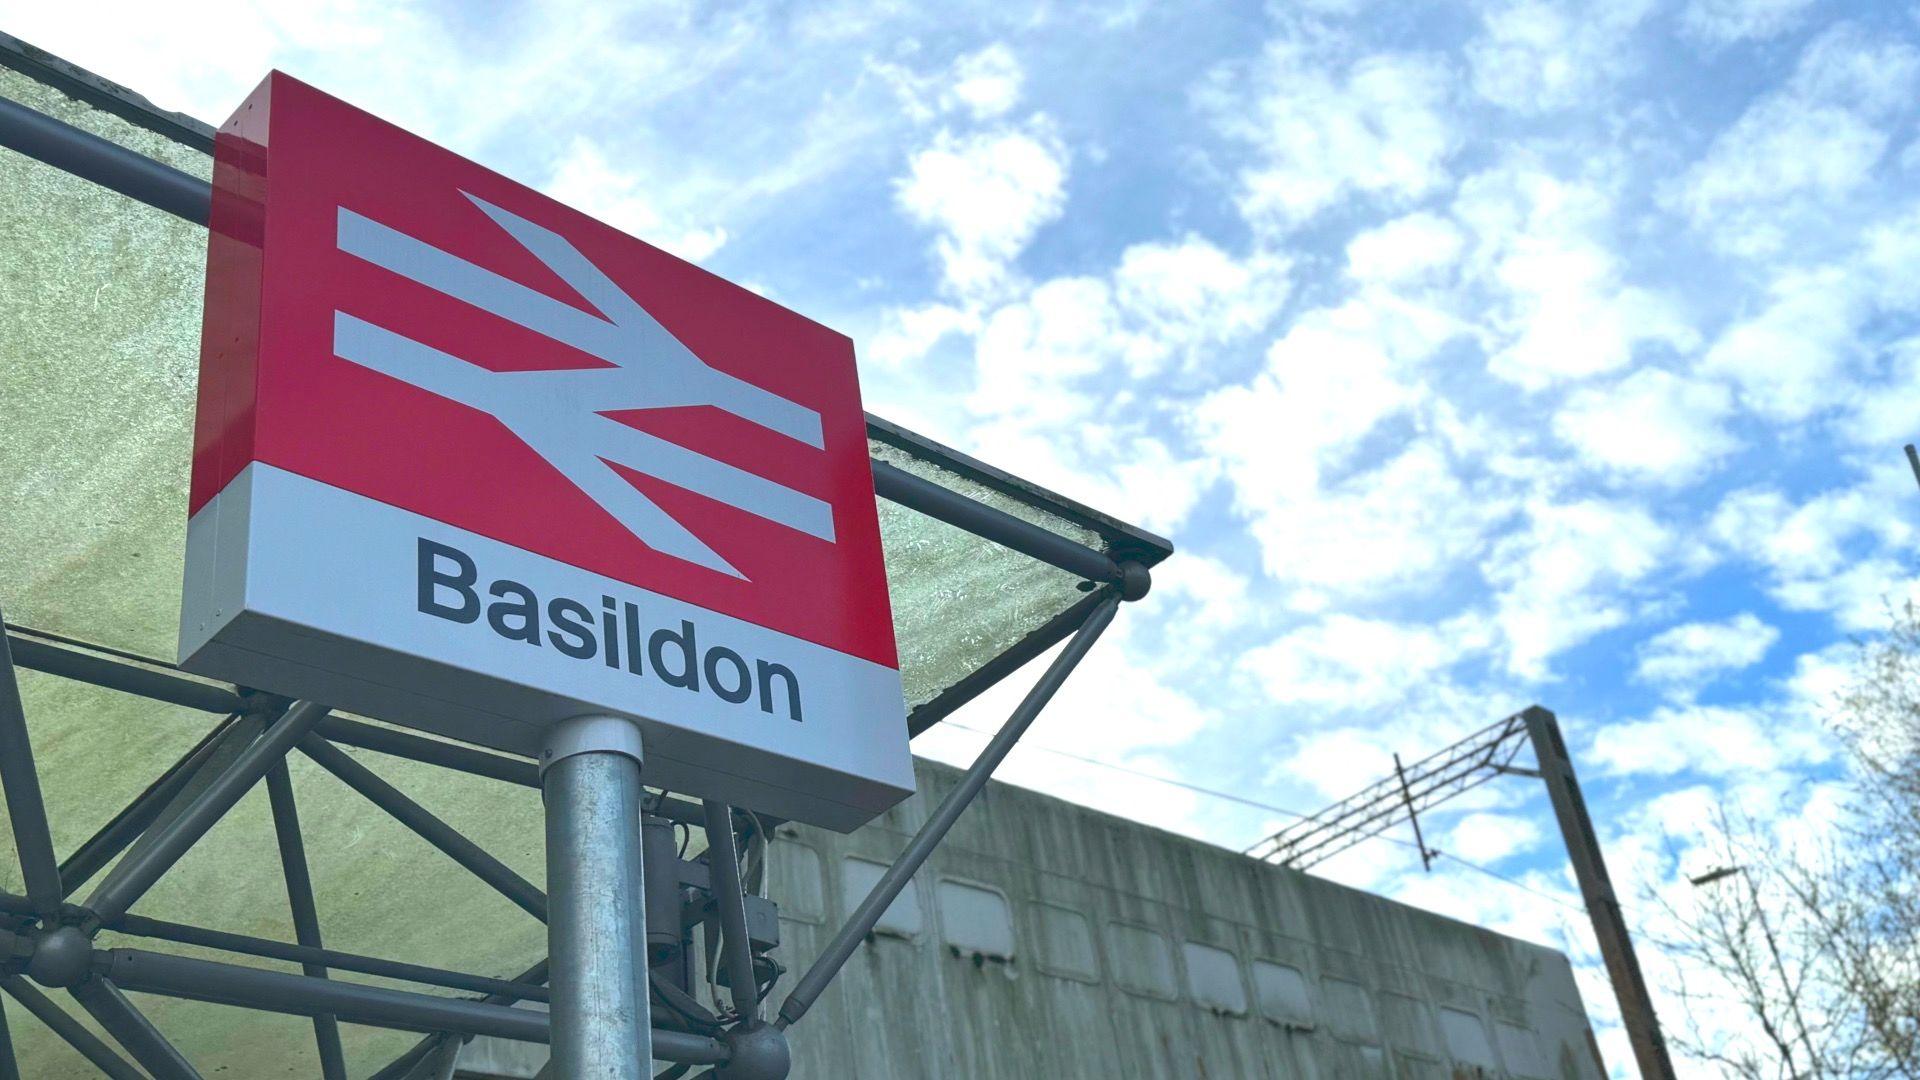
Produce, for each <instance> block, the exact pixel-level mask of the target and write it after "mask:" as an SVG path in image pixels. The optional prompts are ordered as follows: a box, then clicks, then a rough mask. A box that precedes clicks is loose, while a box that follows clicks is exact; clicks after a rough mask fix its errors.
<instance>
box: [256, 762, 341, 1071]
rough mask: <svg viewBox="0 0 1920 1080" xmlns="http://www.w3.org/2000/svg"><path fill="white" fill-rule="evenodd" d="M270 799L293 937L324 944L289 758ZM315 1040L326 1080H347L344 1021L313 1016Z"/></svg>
mask: <svg viewBox="0 0 1920 1080" xmlns="http://www.w3.org/2000/svg"><path fill="white" fill-rule="evenodd" d="M267 799H268V802H269V804H270V805H271V807H272V808H273V832H274V837H275V839H276V840H277V841H278V842H279V846H280V870H281V874H282V876H284V877H285V878H286V879H287V907H288V909H289V913H290V914H292V916H293V939H294V940H295V941H297V942H299V943H300V944H302V945H306V946H310V947H312V948H316V949H317V948H319V947H320V913H319V910H318V909H317V908H316V907H315V905H314V902H313V877H312V875H310V874H309V873H308V872H307V845H306V841H305V839H304V838H302V837H301V835H300V810H299V807H298V805H297V804H296V803H295V802H294V799H293V777H292V776H290V775H289V774H288V773H287V763H286V761H285V759H282V760H280V761H276V762H274V763H273V768H271V769H269V770H267ZM300 970H301V971H302V972H303V973H304V974H307V975H310V976H312V977H314V978H316V979H324V978H326V977H327V969H326V968H325V967H323V966H321V965H319V964H302V965H301V966H300ZM313 1041H314V1047H315V1050H316V1051H317V1052H318V1053H319V1055H320V1075H321V1077H322V1080H347V1058H346V1054H345V1052H344V1051H343V1050H342V1048H341V1046H340V1022H339V1021H338V1020H336V1019H334V1017H333V1016H332V1015H331V1014H325V1013H323V1014H319V1015H316V1016H315V1017H314V1018H313Z"/></svg>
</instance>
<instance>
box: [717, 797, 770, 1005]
mask: <svg viewBox="0 0 1920 1080" xmlns="http://www.w3.org/2000/svg"><path fill="white" fill-rule="evenodd" d="M705 805H706V808H707V870H708V878H709V881H708V885H709V887H710V888H711V890H712V892H713V905H714V907H715V909H716V910H718V912H719V914H720V932H721V934H722V938H721V941H722V943H723V944H722V947H721V950H722V951H721V955H722V956H723V957H725V958H726V965H727V993H728V995H729V996H731V997H732V998H733V1011H734V1012H735V1013H736V1014H737V1015H738V1016H739V1017H740V1018H741V1019H743V1020H751V1019H754V1018H755V1017H756V1016H758V1015H759V1012H760V987H759V983H758V981H757V979H756V978H755V976H754V973H753V946H752V945H751V944H750V943H749V942H748V940H747V899H746V893H745V891H744V890H743V889H742V888H741V887H740V856H739V853H738V852H736V851H735V850H734V847H733V810H732V808H730V807H729V806H727V804H726V803H723V802H720V801H718V800H716V799H708V800H706V804H705Z"/></svg>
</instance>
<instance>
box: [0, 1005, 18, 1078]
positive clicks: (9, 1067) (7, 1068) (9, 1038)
mask: <svg viewBox="0 0 1920 1080" xmlns="http://www.w3.org/2000/svg"><path fill="white" fill-rule="evenodd" d="M0 1080H20V1062H19V1059H17V1058H15V1057H14V1056H13V1032H11V1031H9V1030H8V1029H7V1003H6V1000H5V999H4V998H0Z"/></svg>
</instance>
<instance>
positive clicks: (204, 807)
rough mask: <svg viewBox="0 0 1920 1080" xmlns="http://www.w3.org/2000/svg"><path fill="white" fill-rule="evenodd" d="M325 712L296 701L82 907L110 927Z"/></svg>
mask: <svg viewBox="0 0 1920 1080" xmlns="http://www.w3.org/2000/svg"><path fill="white" fill-rule="evenodd" d="M326 713H327V708H326V706H324V705H315V704H314V703H313V702H311V701H299V702H295V703H294V704H293V705H292V706H291V707H289V708H288V709H287V711H286V712H285V713H283V714H282V715H281V716H280V718H279V719H278V720H275V721H274V722H273V725H272V726H271V727H269V728H267V730H266V732H265V733H263V734H262V735H261V736H260V737H259V738H257V739H255V740H254V741H253V744H252V745H251V746H248V747H247V748H246V749H245V750H242V751H241V752H240V756H238V757H236V758H234V759H233V763H232V764H231V765H228V766H227V767H226V769H225V771H223V772H222V773H221V774H220V775H219V776H218V777H216V778H215V779H214V780H213V782H212V783H210V784H208V785H207V787H206V789H205V790H203V791H202V792H200V794H199V795H198V796H197V797H195V799H194V800H193V803H192V804H191V805H189V806H188V807H187V808H186V809H185V810H183V811H181V812H180V816H179V817H176V818H174V819H173V820H172V821H170V822H168V823H167V824H166V825H165V826H162V827H161V828H160V830H159V831H158V832H157V833H152V834H149V837H148V838H149V839H150V840H151V844H150V846H148V847H146V848H145V849H142V850H135V851H133V852H130V853H128V855H127V857H126V858H125V859H123V860H121V862H120V865H119V866H116V867H114V869H113V873H112V874H109V875H108V876H107V880H106V881H104V882H102V883H101V885H100V887H99V888H98V889H96V890H94V893H93V895H92V896H91V897H90V898H88V900H87V903H86V906H87V908H88V909H89V910H91V911H92V912H93V913H94V915H95V916H96V917H97V918H98V919H99V920H100V921H101V922H102V923H110V922H113V921H114V920H115V919H118V918H119V917H120V916H122V915H125V914H126V913H127V909H128V908H131V907H132V906H133V905H134V902H135V901H136V900H139V899H140V898H141V897H142V896H144V895H146V892H147V890H148V889H151V888H153V883H154V882H156V881H159V880H160V875H162V874H164V873H166V872H167V871H168V870H169V869H171V868H172V866H173V864H174V863H176V862H178V861H179V860H180V856H182V855H185V854H186V853H187V849H188V848H190V847H192V846H193V845H194V843H195V842H196V841H198V840H199V839H200V838H201V837H202V836H205V835H206V833H207V830H208V829H211V828H213V824H214V822H216V821H219V820H220V818H221V816H222V815H224V814H225V813H226V812H227V811H228V810H231V809H233V804H234V803H237V802H239V801H240V797H241V796H242V795H245V794H246V793H247V790H248V789H249V788H251V787H253V785H254V782H255V781H257V780H259V779H260V778H261V777H262V776H264V775H266V772H267V770H268V769H269V768H271V767H272V766H273V763H274V762H276V761H279V760H281V759H282V758H284V757H286V756H287V752H288V751H289V750H292V749H293V744H294V743H296V742H298V741H299V740H300V738H301V736H303V735H305V734H306V733H307V731H308V729H310V728H312V727H313V725H314V724H315V723H316V722H317V721H318V720H319V719H320V718H321V717H322V716H325V715H326Z"/></svg>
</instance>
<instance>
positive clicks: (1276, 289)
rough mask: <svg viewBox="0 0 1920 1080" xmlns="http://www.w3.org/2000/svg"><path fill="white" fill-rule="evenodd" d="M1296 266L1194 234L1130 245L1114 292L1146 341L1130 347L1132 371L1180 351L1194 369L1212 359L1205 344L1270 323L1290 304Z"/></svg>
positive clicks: (1141, 371) (1150, 369)
mask: <svg viewBox="0 0 1920 1080" xmlns="http://www.w3.org/2000/svg"><path fill="white" fill-rule="evenodd" d="M1289 268H1290V266H1289V263H1288V262H1287V260H1286V259H1284V258H1282V257H1280V256H1277V255H1273V254H1270V253H1266V252H1254V253H1252V254H1250V255H1247V256H1245V257H1243V258H1236V257H1234V256H1233V255H1231V254H1229V253H1228V252H1226V251H1225V250H1223V249H1221V248H1220V247H1217V246H1216V245H1214V244H1213V243H1212V242H1211V241H1208V240H1206V239H1203V238H1201V237H1199V236H1195V235H1192V234H1189V235H1187V236H1183V237H1181V238H1180V239H1179V240H1177V241H1171V242H1164V243H1146V244H1134V245H1132V246H1131V247H1129V248H1127V249H1126V251H1124V252H1122V253H1121V256H1120V265H1119V266H1117V267H1116V268H1115V269H1114V271H1113V295H1114V302H1115V303H1116V304H1118V305H1119V307H1120V309H1121V311H1122V312H1123V313H1124V315H1125V317H1126V319H1127V321H1128V322H1129V323H1131V324H1132V325H1133V327H1134V332H1135V333H1136V334H1137V335H1138V336H1139V338H1140V339H1141V347H1138V348H1135V349H1132V350H1130V356H1129V359H1130V360H1131V361H1132V364H1131V366H1132V372H1131V374H1133V375H1134V376H1135V377H1140V376H1145V375H1150V374H1153V373H1155V372H1156V371H1157V370H1158V368H1159V366H1160V364H1161V363H1162V362H1163V361H1164V360H1166V359H1167V358H1169V357H1172V356H1179V357H1180V358H1181V359H1183V360H1184V361H1185V363H1186V364H1187V366H1189V367H1191V366H1192V365H1193V364H1195V363H1196V362H1198V361H1200V360H1204V359H1208V358H1209V356H1208V355H1207V354H1206V353H1204V352H1202V351H1201V349H1202V347H1203V346H1206V345H1210V344H1216V343H1219V342H1224V341H1231V340H1233V339H1235V338H1237V337H1240V336H1242V335H1244V334H1247V333H1250V332H1252V331H1254V330H1258V329H1260V328H1261V327H1263V326H1265V325H1266V324H1267V322H1268V320H1270V319H1271V318H1272V317H1273V314H1274V312H1276V311H1277V310H1279V308H1280V305H1281V304H1283V303H1285V302H1286V299H1287V294H1288V284H1289V283H1288V280H1287V272H1288V270H1289Z"/></svg>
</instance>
